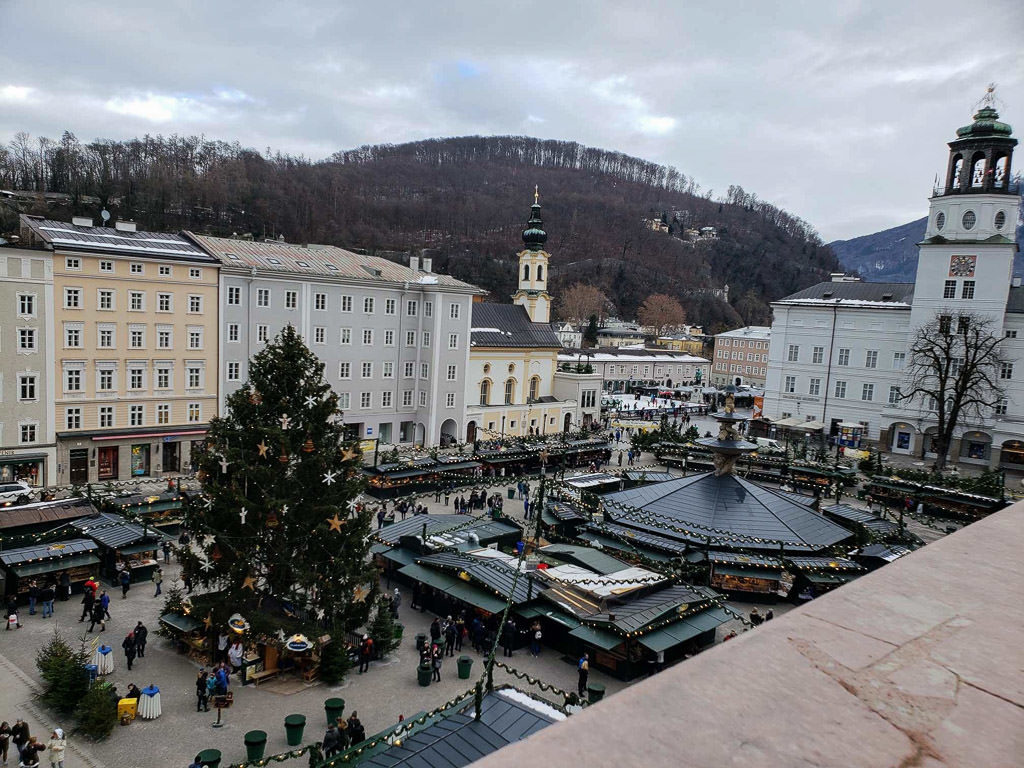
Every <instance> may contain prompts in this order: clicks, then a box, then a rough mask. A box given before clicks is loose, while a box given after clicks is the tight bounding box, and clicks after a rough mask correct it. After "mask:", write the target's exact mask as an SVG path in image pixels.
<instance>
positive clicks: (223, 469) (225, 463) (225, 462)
mask: <svg viewBox="0 0 1024 768" xmlns="http://www.w3.org/2000/svg"><path fill="white" fill-rule="evenodd" d="M230 463H231V462H230V461H228V460H227V459H221V460H220V471H221V472H227V471H228V464H230Z"/></svg>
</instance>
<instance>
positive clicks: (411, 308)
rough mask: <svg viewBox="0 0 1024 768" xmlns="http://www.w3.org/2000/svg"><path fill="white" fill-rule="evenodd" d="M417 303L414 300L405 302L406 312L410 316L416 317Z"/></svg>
mask: <svg viewBox="0 0 1024 768" xmlns="http://www.w3.org/2000/svg"><path fill="white" fill-rule="evenodd" d="M416 309H417V303H416V302H415V301H413V300H410V301H407V302H405V314H407V315H408V316H409V317H416Z"/></svg>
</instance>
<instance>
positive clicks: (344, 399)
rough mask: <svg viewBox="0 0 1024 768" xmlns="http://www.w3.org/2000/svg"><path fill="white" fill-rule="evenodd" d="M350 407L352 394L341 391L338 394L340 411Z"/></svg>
mask: <svg viewBox="0 0 1024 768" xmlns="http://www.w3.org/2000/svg"><path fill="white" fill-rule="evenodd" d="M351 407H352V395H350V394H349V393H348V392H341V393H340V394H339V395H338V408H339V410H342V411H347V410H348V409H349V408H351Z"/></svg>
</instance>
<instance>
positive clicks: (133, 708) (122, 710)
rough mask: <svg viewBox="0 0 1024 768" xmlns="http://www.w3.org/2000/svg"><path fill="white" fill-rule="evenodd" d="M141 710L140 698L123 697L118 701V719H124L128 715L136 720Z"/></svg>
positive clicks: (130, 718)
mask: <svg viewBox="0 0 1024 768" xmlns="http://www.w3.org/2000/svg"><path fill="white" fill-rule="evenodd" d="M138 711H139V700H138V699H121V700H120V701H119V702H117V719H118V720H121V721H123V720H124V719H125V718H126V717H127V718H128V719H129V720H134V719H135V716H136V714H138Z"/></svg>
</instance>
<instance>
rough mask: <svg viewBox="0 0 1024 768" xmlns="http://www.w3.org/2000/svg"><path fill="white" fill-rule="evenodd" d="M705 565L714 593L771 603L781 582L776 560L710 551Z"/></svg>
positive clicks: (780, 572) (767, 557)
mask: <svg viewBox="0 0 1024 768" xmlns="http://www.w3.org/2000/svg"><path fill="white" fill-rule="evenodd" d="M708 562H709V563H710V565H711V586H712V587H714V588H715V589H719V590H721V591H723V592H727V593H729V594H732V595H736V596H740V595H742V596H743V597H744V598H746V599H750V598H751V597H753V596H755V595H756V596H759V597H767V598H770V599H771V602H774V601H775V597H776V596H777V595H778V592H779V588H780V580H781V579H782V561H781V560H779V559H778V558H775V557H770V556H767V555H763V554H757V555H754V554H750V555H748V554H744V553H740V552H723V551H721V550H712V551H710V552H708Z"/></svg>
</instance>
